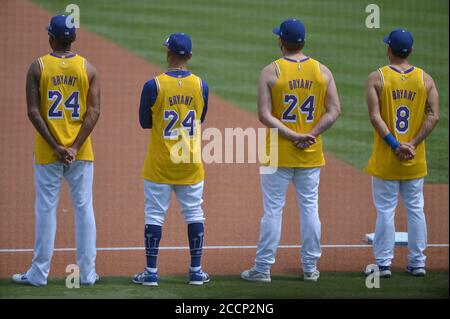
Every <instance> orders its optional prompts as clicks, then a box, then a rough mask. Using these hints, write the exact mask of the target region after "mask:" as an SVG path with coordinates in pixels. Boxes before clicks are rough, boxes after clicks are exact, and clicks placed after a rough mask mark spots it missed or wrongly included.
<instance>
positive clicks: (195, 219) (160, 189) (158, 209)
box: [144, 179, 205, 226]
mask: <svg viewBox="0 0 450 319" xmlns="http://www.w3.org/2000/svg"><path fill="white" fill-rule="evenodd" d="M203 185H204V183H203V181H201V182H199V183H197V184H193V185H170V184H159V183H154V182H151V181H149V180H146V179H144V195H145V224H146V225H158V226H162V225H163V224H164V219H165V217H166V212H167V210H168V209H169V204H170V195H171V194H172V191H174V192H175V196H176V197H177V200H178V202H179V203H180V206H181V213H182V214H183V218H184V222H185V223H186V224H192V223H203V222H204V220H205V218H204V214H203V209H202V206H201V205H202V203H203V199H202V196H203Z"/></svg>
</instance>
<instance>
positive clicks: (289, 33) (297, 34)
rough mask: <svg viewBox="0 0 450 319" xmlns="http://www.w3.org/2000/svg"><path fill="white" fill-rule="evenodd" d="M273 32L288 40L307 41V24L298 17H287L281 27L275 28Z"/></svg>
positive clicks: (294, 41)
mask: <svg viewBox="0 0 450 319" xmlns="http://www.w3.org/2000/svg"><path fill="white" fill-rule="evenodd" d="M272 32H273V33H274V34H276V35H279V36H280V38H281V39H283V40H285V41H287V42H293V43H301V42H303V41H305V26H304V25H303V23H302V22H301V21H300V20H298V19H286V20H284V21H283V23H281V25H280V27H279V28H273V30H272Z"/></svg>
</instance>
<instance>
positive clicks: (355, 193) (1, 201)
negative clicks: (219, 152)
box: [0, 0, 449, 278]
mask: <svg viewBox="0 0 450 319" xmlns="http://www.w3.org/2000/svg"><path fill="white" fill-rule="evenodd" d="M19 12H20V13H21V14H24V15H26V17H27V23H24V20H23V19H19V14H18V13H19ZM49 19H50V15H49V14H48V13H47V12H45V11H43V10H42V9H40V8H38V7H37V6H35V5H33V4H30V3H28V2H24V1H22V0H7V1H4V2H3V3H2V10H1V11H0V21H1V22H0V25H1V31H0V41H1V43H3V47H2V49H1V51H0V61H2V62H1V63H2V73H1V74H0V88H1V91H0V101H1V104H2V107H1V109H0V112H1V114H0V125H1V126H0V131H1V148H0V149H1V150H2V152H1V155H0V167H1V173H0V177H1V178H0V187H1V192H0V221H1V223H0V249H17V248H32V247H33V234H34V215H33V209H34V207H33V205H34V186H33V172H32V156H33V155H32V149H33V138H34V130H33V128H32V125H31V124H30V123H29V121H28V119H27V116H26V107H25V75H26V71H27V69H28V66H29V65H30V63H31V62H32V61H33V59H35V58H36V57H38V56H40V55H43V54H45V53H47V52H48V51H49V46H48V38H47V34H46V32H45V30H44V27H45V26H46V25H47V24H48V21H49ZM5 45H6V47H5ZM73 49H74V50H75V51H76V52H77V53H79V54H80V55H83V56H85V57H86V58H87V59H88V60H89V61H90V62H91V63H93V64H94V65H95V66H96V67H97V69H98V71H99V73H100V76H101V83H102V114H101V118H100V121H99V123H98V125H97V127H96V128H95V131H94V134H93V143H94V152H95V160H96V162H95V163H96V164H95V181H94V205H95V213H96V220H97V228H98V241H97V245H98V247H115V248H118V247H141V246H143V229H144V225H143V222H144V216H143V187H142V179H141V177H140V170H141V166H142V164H143V161H144V157H145V152H146V147H147V143H148V131H144V130H142V129H141V128H140V126H139V122H138V113H137V110H138V105H139V98H140V92H141V88H142V85H143V83H144V82H145V81H146V80H148V79H149V78H151V77H153V76H155V75H156V74H158V73H160V72H161V70H159V69H158V68H156V67H155V66H152V65H151V64H150V63H148V62H147V61H146V60H144V59H142V58H139V57H137V56H136V55H134V54H132V53H131V52H129V51H127V50H125V49H122V48H120V47H118V46H117V45H115V44H114V43H111V42H109V41H107V40H105V39H103V38H101V37H99V36H97V35H95V34H92V33H90V32H87V31H86V30H84V29H80V30H79V32H78V39H77V41H76V42H75V44H74V48H73ZM161 54H164V51H163V50H161ZM194 58H195V57H194ZM206 80H207V79H206ZM209 103H210V108H209V113H208V116H207V120H206V125H205V126H206V127H217V128H219V129H221V130H223V129H224V128H226V127H241V128H247V127H261V124H260V123H258V121H257V119H256V118H255V116H254V115H252V114H251V113H249V112H246V111H243V110H241V109H238V108H237V107H234V106H233V105H231V104H230V103H228V102H226V101H224V100H222V99H220V98H218V97H217V96H215V95H213V94H212V95H211V97H210V102H209ZM343 109H344V116H345V105H344V106H343ZM330 134H332V132H330ZM325 143H326V138H325ZM321 174H322V179H321V187H320V215H321V221H322V226H323V227H322V243H323V244H325V245H360V244H364V242H363V240H362V239H363V236H364V234H365V233H367V232H372V231H373V229H374V222H375V212H374V209H373V206H372V203H371V195H370V179H369V177H368V176H367V175H365V174H363V173H361V172H360V171H358V170H357V169H355V168H353V167H351V166H349V165H347V164H345V163H343V162H341V161H339V160H337V159H335V158H333V157H332V156H330V155H329V154H328V155H327V166H326V167H325V168H324V169H323V170H322V173H321ZM205 185H206V186H205V196H204V209H205V212H206V218H207V221H206V245H207V246H248V245H251V246H253V245H256V243H257V239H258V232H259V219H260V217H261V214H262V208H261V195H260V191H259V177H258V166H257V165H256V164H234V165H233V164H210V165H206V181H205ZM425 203H426V213H427V222H428V229H429V243H431V244H448V236H449V232H448V226H449V220H448V211H449V209H448V208H449V203H448V185H426V187H425ZM404 216H405V214H404V211H403V208H401V209H400V211H399V213H398V214H397V217H396V218H397V219H396V224H397V229H398V230H405V229H406V222H405V217H404ZM73 230H74V226H73V209H72V206H71V203H70V198H69V196H68V191H67V186H66V185H65V186H64V190H63V192H62V196H61V200H60V206H59V209H58V231H57V238H56V243H55V247H59V248H67V247H74V231H73ZM186 233H187V231H186V227H185V226H184V225H183V223H182V218H181V215H180V213H179V206H178V204H177V203H176V201H175V200H173V205H172V207H171V208H170V211H169V212H168V217H167V220H166V225H165V227H164V230H163V239H162V242H161V246H164V247H178V246H187V235H186ZM299 237H300V236H299V217H298V211H297V208H296V201H295V197H294V192H293V190H292V189H290V190H289V194H288V200H287V203H286V207H285V210H284V220H283V235H282V239H281V242H282V244H286V245H295V244H299ZM254 253H255V249H253V248H245V247H240V248H228V249H224V248H222V249H208V250H206V251H205V255H204V268H205V269H207V270H208V271H209V272H211V273H212V274H214V273H220V274H232V273H239V272H240V271H241V270H243V269H244V268H246V267H249V266H251V264H252V261H253V258H254ZM427 256H428V266H429V268H433V269H448V262H449V255H448V247H431V248H429V249H428V250H427ZM31 258H32V253H31V252H10V253H6V252H0V278H2V277H7V276H10V275H11V274H12V273H14V272H21V271H24V270H26V268H27V267H28V265H29V263H30V262H31ZM298 259H299V254H298V249H292V248H284V249H280V250H279V253H278V261H277V263H276V266H275V267H274V272H293V271H298V270H299V262H298ZM144 260H145V259H144V252H143V251H142V250H128V251H99V253H98V258H97V265H98V272H99V273H100V274H101V275H130V274H132V273H134V272H136V271H139V270H141V269H142V268H143V267H144ZM371 261H372V256H371V249H370V248H360V247H351V248H336V247H329V248H324V249H323V257H322V259H321V260H320V264H319V268H320V269H321V270H323V271H344V270H348V271H350V270H351V271H355V270H361V269H362V267H364V265H365V264H366V263H368V262H371ZM73 262H74V252H56V253H55V255H54V259H53V265H52V273H51V274H52V275H63V274H64V269H65V266H66V265H67V264H69V263H73ZM405 264H406V249H405V248H400V249H397V258H396V260H395V263H394V266H396V267H404V266H405ZM187 266H188V251H186V250H183V251H180V250H162V251H161V255H160V257H159V269H160V272H161V273H164V274H168V273H185V272H186V270H187Z"/></svg>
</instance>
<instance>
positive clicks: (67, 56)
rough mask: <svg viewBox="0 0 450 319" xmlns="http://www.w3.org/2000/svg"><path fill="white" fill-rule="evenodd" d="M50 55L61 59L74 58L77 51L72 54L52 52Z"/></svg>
mask: <svg viewBox="0 0 450 319" xmlns="http://www.w3.org/2000/svg"><path fill="white" fill-rule="evenodd" d="M50 55H51V56H54V57H55V58H59V59H70V58H73V57H74V56H76V54H75V53H72V54H69V55H65V56H62V55H57V54H56V53H54V52H52V53H50Z"/></svg>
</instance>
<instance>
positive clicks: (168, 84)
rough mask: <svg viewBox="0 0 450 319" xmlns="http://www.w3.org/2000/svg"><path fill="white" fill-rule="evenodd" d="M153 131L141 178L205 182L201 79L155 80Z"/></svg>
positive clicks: (157, 78)
mask: <svg viewBox="0 0 450 319" xmlns="http://www.w3.org/2000/svg"><path fill="white" fill-rule="evenodd" d="M155 83H156V87H157V91H158V95H157V97H156V101H155V103H154V104H153V106H152V107H151V110H152V129H151V130H150V142H149V145H148V150H147V157H146V159H145V163H144V168H143V169H142V177H143V178H144V179H147V180H150V181H152V182H155V183H161V184H178V185H191V184H197V183H199V182H201V181H203V179H204V175H205V173H204V169H203V163H202V158H201V155H202V149H201V124H200V122H201V121H200V118H201V114H202V112H203V107H204V103H205V102H204V100H203V95H202V80H201V79H200V78H199V77H198V76H196V75H194V74H192V73H190V74H189V75H187V76H185V77H174V76H171V75H168V74H166V73H163V74H160V75H158V76H157V77H155Z"/></svg>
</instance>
